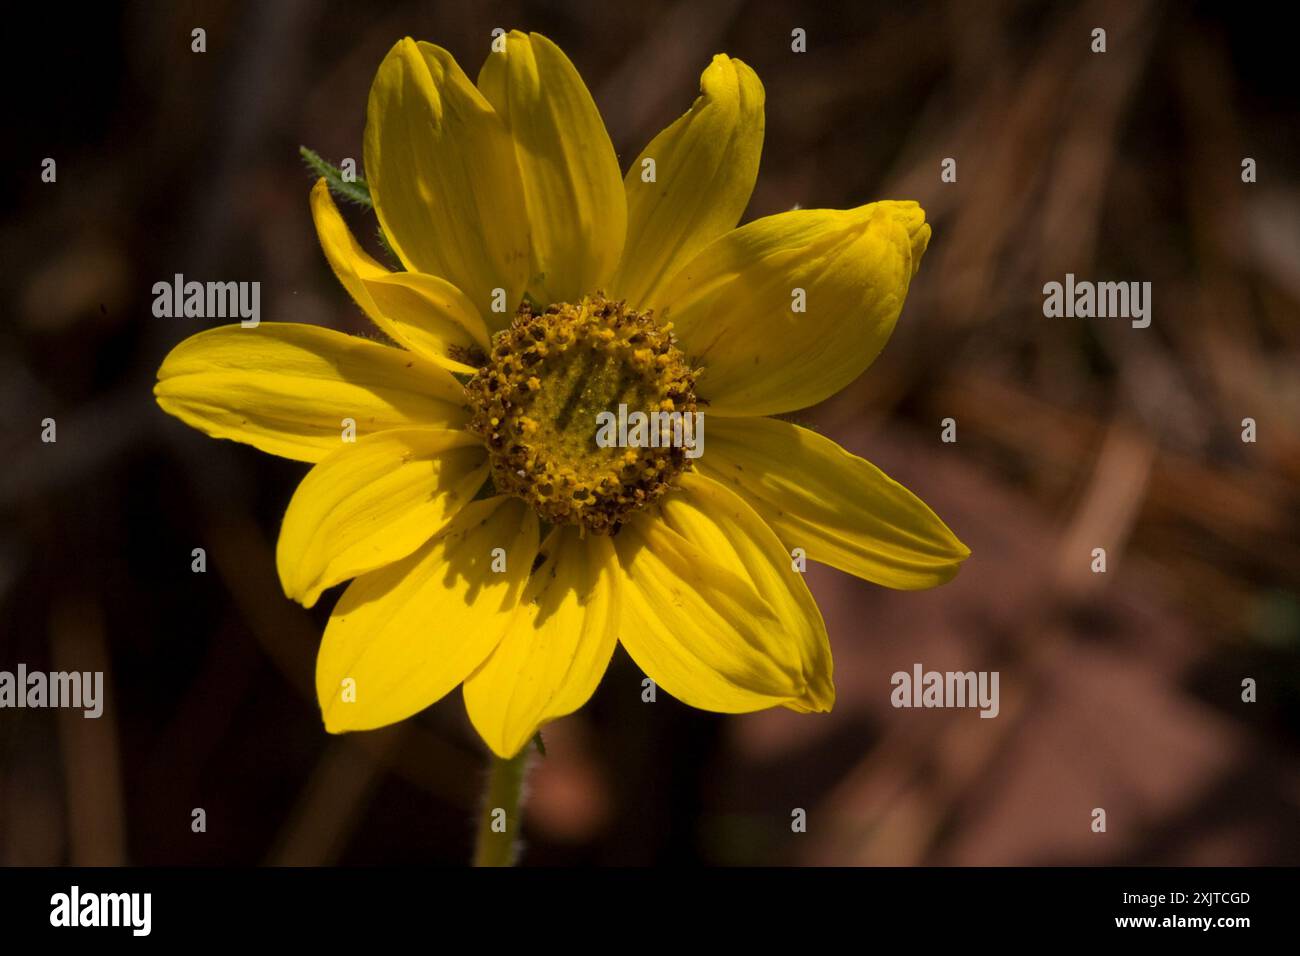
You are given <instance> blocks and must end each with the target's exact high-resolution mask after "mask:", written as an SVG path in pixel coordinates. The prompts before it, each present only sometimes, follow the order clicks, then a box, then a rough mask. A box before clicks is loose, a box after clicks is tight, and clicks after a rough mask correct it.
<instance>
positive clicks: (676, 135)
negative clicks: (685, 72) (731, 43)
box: [611, 53, 764, 308]
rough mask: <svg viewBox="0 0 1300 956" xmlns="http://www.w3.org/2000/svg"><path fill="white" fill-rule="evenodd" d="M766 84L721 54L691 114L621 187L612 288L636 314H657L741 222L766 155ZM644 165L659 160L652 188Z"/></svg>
mask: <svg viewBox="0 0 1300 956" xmlns="http://www.w3.org/2000/svg"><path fill="white" fill-rule="evenodd" d="M763 102H764V93H763V84H762V83H760V82H759V79H758V76H757V74H755V73H754V71H753V70H751V69H750V68H749V67H748V66H746V65H745V64H744V63H742V62H741V61H740V60H733V59H731V58H730V57H728V56H726V55H725V54H721V53H719V54H718V55H717V56H715V57H714V58H713V62H712V63H710V64H709V66H708V68H707V69H706V70H705V71H704V73H703V74H702V75H701V76H700V95H699V97H698V98H697V99H696V100H695V105H694V106H692V107H691V109H690V112H688V113H686V114H685V115H683V116H682V117H680V118H679V119H678V120H677V121H676V122H675V123H673V124H672V125H671V126H669V127H668V128H667V129H665V130H664V131H663V132H662V133H660V134H659V135H658V136H656V137H655V138H654V139H652V140H651V141H650V145H649V146H647V147H646V148H645V149H644V150H643V151H642V153H641V155H640V156H638V157H637V159H636V162H634V163H633V164H632V166H631V168H630V169H629V170H628V173H627V177H626V178H625V179H624V180H623V187H624V189H625V190H626V191H627V245H626V246H625V247H624V249H623V259H622V261H621V262H620V263H619V267H618V272H617V273H616V274H615V278H614V280H613V281H612V282H611V286H612V289H611V291H612V292H613V294H614V295H615V296H616V297H618V298H625V299H627V300H628V302H629V303H630V304H631V305H632V306H633V307H634V308H655V307H657V306H658V305H659V302H658V298H659V294H660V293H661V292H662V291H663V286H664V285H665V284H666V283H667V282H668V280H669V279H671V278H672V277H673V276H674V275H675V274H676V273H677V272H678V270H680V269H681V268H682V266H684V265H685V264H686V263H687V262H689V261H690V260H691V258H692V257H693V256H694V255H695V254H696V253H697V252H699V251H700V250H701V249H703V248H704V247H705V246H707V245H708V244H709V243H710V242H712V241H713V240H714V239H716V238H718V237H719V236H721V235H722V234H723V233H725V232H727V231H728V230H730V229H732V228H734V227H735V225H736V223H738V222H739V221H740V217H741V215H742V214H743V213H744V211H745V207H746V206H747V205H749V196H750V194H751V193H752V192H753V191H754V181H755V180H756V179H757V178H758V159H759V154H760V153H761V152H762V150H763V123H764V118H763ZM646 160H654V179H653V181H651V182H647V181H646V179H647V177H648V169H649V167H648V165H647V163H646Z"/></svg>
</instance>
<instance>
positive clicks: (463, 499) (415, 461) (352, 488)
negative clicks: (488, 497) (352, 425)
mask: <svg viewBox="0 0 1300 956" xmlns="http://www.w3.org/2000/svg"><path fill="white" fill-rule="evenodd" d="M487 470H488V464H487V449H485V448H484V447H483V446H482V445H481V444H480V443H479V441H478V439H476V438H475V437H474V436H472V435H470V434H469V433H468V432H463V431H453V430H450V429H414V428H413V429H406V430H403V431H390V432H380V433H379V434H378V435H371V436H369V437H368V438H363V439H362V440H361V441H359V442H357V443H356V444H355V445H344V446H343V447H341V448H340V449H339V450H338V451H336V452H334V453H333V454H331V455H330V456H329V457H327V458H324V459H322V460H321V461H320V462H319V463H318V464H317V465H316V466H315V467H314V468H312V470H311V471H309V472H308V473H307V477H305V478H304V479H303V480H302V483H301V484H299V485H298V490H297V491H295V492H294V494H293V498H292V499H291V500H290V501H289V509H288V510H287V511H286V512H285V515H284V524H283V525H282V526H281V528H280V540H279V543H278V545H277V546H276V552H275V561H276V567H277V568H278V569H279V571H280V583H281V585H283V587H284V593H285V595H286V596H288V597H290V598H293V599H294V600H295V601H300V602H301V603H302V604H303V606H304V607H311V606H312V605H313V604H315V603H316V599H317V598H319V597H320V594H321V592H322V591H324V590H325V589H326V588H328V587H333V586H334V585H335V584H338V583H339V582H340V581H346V580H347V579H348V578H354V577H356V576H357V575H358V574H362V573H364V572H366V571H373V570H374V569H375V568H382V567H383V566H384V565H386V564H392V563H393V562H394V561H399V560H401V559H402V558H404V557H406V556H407V555H408V554H410V553H411V552H412V551H414V550H415V549H416V548H418V547H419V546H420V545H422V544H424V542H426V541H428V540H429V538H430V537H431V536H432V535H433V534H435V533H436V532H437V531H438V530H439V529H441V528H442V526H443V525H444V524H446V523H447V521H448V519H449V518H450V517H451V516H452V515H454V514H455V513H456V512H457V511H459V510H460V509H461V508H462V507H463V506H464V505H465V504H466V503H468V502H469V501H470V500H471V499H472V498H473V497H474V494H475V492H477V491H478V489H479V487H480V486H481V485H482V484H483V481H484V479H485V478H487Z"/></svg>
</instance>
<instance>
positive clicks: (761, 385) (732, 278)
mask: <svg viewBox="0 0 1300 956" xmlns="http://www.w3.org/2000/svg"><path fill="white" fill-rule="evenodd" d="M929 238H930V227H929V226H928V225H926V223H925V213H924V212H922V211H921V207H920V206H918V205H916V203H912V202H905V203H904V202H878V203H872V204H871V205H869V206H862V207H859V208H857V209H850V210H835V209H800V210H795V211H794V212H785V213H781V214H779V215H776V216H768V217H767V218H765V219H758V220H756V221H754V222H751V223H749V224H747V225H744V226H741V227H740V228H739V229H736V230H733V231H732V232H729V233H727V234H726V235H725V236H723V237H722V238H721V239H718V240H716V241H715V242H713V243H712V244H711V245H709V246H708V247H706V248H705V249H704V251H703V252H701V253H700V254H699V255H698V256H696V257H695V258H694V259H692V260H691V261H690V262H689V263H687V265H686V266H685V267H683V268H682V270H681V271H680V272H678V273H677V275H676V276H675V277H674V278H673V280H672V281H671V282H670V283H669V285H668V288H667V290H666V291H665V292H664V295H663V300H662V302H661V303H660V305H661V311H660V316H661V317H662V318H664V319H666V320H668V321H671V322H672V323H673V325H674V327H675V328H676V330H677V334H678V336H679V337H680V339H681V341H682V347H683V349H684V350H685V351H686V352H687V354H688V355H689V356H690V357H691V358H692V359H695V360H698V361H699V362H700V364H702V365H703V366H704V375H703V376H702V377H701V379H700V383H699V388H698V390H697V391H698V393H699V394H700V395H702V396H703V397H704V398H707V399H708V401H709V403H710V404H709V406H708V411H709V412H711V413H713V414H715V415H769V414H775V413H777V412H785V411H791V410H793V409H796V408H804V407H805V406H808V405H812V404H814V403H815V402H819V401H821V400H822V399H824V398H827V397H828V396H830V395H833V394H834V393H835V392H837V391H839V390H840V389H841V388H843V387H844V386H845V385H847V384H848V383H849V382H851V381H852V380H853V379H855V378H856V377H857V376H858V375H859V374H860V373H861V372H862V371H863V370H864V369H865V368H866V367H867V366H868V365H870V364H871V362H872V360H873V359H875V357H876V356H877V355H878V354H879V353H880V350H881V349H882V348H883V347H884V345H885V341H886V340H887V339H888V338H889V335H890V333H891V332H892V331H893V330H894V323H895V321H897V319H898V313H899V311H900V310H901V309H902V308H903V299H904V298H905V297H906V295H907V287H908V283H909V281H910V280H911V277H912V273H913V272H914V271H915V268H916V266H917V264H918V263H919V262H920V260H921V255H922V253H923V252H924V251H925V246H926V243H927V242H928V241H929ZM801 306H802V307H803V308H804V309H805V310H806V311H797V309H799V308H800V307H801Z"/></svg>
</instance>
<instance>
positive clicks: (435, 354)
mask: <svg viewBox="0 0 1300 956" xmlns="http://www.w3.org/2000/svg"><path fill="white" fill-rule="evenodd" d="M311 212H312V217H313V218H314V219H315V221H316V234H317V235H318V236H319V237H320V244H321V248H322V249H323V250H324V251H325V258H326V259H328V260H329V264H330V268H331V269H333V270H334V275H336V276H337V277H338V280H339V282H341V283H343V287H344V288H345V289H347V290H348V294H349V295H351V296H352V298H353V299H354V300H355V301H356V303H357V305H359V306H361V310H362V311H363V312H365V313H366V315H368V316H369V317H370V320H371V321H372V322H374V323H375V324H376V325H377V326H379V327H380V328H381V329H383V330H384V332H386V333H387V334H388V335H389V336H390V337H392V338H393V339H394V340H395V341H397V342H399V343H400V344H402V345H404V346H406V347H407V348H408V349H410V350H411V351H413V352H416V353H418V354H419V355H421V356H423V357H424V358H427V359H429V360H430V361H432V362H434V363H436V364H438V365H441V366H442V367H443V368H445V369H448V370H450V371H453V372H466V373H473V372H474V370H475V369H474V367H473V366H472V365H470V364H468V363H466V362H464V361H462V359H463V358H464V357H465V356H466V355H467V354H468V353H469V352H470V351H471V350H472V349H475V348H477V349H479V350H480V351H484V352H485V351H487V349H488V332H487V326H486V325H484V324H483V319H482V316H480V314H479V310H478V309H477V308H475V307H474V303H472V302H470V300H469V299H468V298H467V297H466V295H465V294H464V293H463V292H461V291H460V290H459V289H457V288H456V287H455V286H454V285H452V284H451V283H450V282H447V281H446V280H445V279H439V278H438V277H437V276H431V275H426V274H424V273H422V272H389V271H388V270H387V269H385V268H384V267H383V266H382V265H380V264H379V263H378V262H376V261H375V260H374V259H373V258H371V256H370V255H369V254H368V253H367V252H366V251H365V250H364V249H363V248H361V245H360V243H358V242H357V240H356V239H355V238H353V236H352V231H351V230H350V229H348V226H347V223H345V222H344V221H343V217H342V216H341V215H339V210H338V207H337V206H336V205H335V204H334V199H333V197H332V196H330V191H329V186H328V184H327V183H326V182H325V180H324V179H321V180H318V181H317V183H316V185H315V187H313V189H312V191H311ZM456 356H459V358H457V357H456Z"/></svg>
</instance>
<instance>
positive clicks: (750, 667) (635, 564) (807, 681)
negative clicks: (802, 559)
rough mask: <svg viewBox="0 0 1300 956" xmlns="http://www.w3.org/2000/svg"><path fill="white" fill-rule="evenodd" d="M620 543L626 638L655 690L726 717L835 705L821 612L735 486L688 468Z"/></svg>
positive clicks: (624, 531)
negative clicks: (732, 488)
mask: <svg viewBox="0 0 1300 956" xmlns="http://www.w3.org/2000/svg"><path fill="white" fill-rule="evenodd" d="M614 545H615V548H616V549H617V552H618V557H619V564H620V568H621V571H622V581H621V585H620V595H621V599H622V607H623V616H622V623H621V625H620V628H619V639H620V640H621V641H622V642H623V646H624V647H625V648H626V649H627V652H628V654H629V655H631V657H632V659H633V660H634V661H636V663H637V665H638V666H639V667H640V668H641V669H642V670H643V671H645V673H646V674H647V675H649V676H650V677H651V678H652V679H653V680H654V681H655V683H657V684H658V685H659V686H660V687H662V688H663V689H664V690H666V691H667V692H668V693H670V694H672V695H673V696H674V697H676V698H678V699H679V700H681V701H683V702H685V703H687V704H690V705H691V706H692V707H699V708H701V709H704V710H713V711H719V712H722V713H745V712H748V711H754V710H761V709H763V708H766V707H773V706H777V705H785V706H787V707H792V708H794V709H797V710H829V709H830V707H831V705H832V704H833V703H834V696H835V692H834V687H833V685H832V682H831V657H830V646H829V643H828V641H827V638H826V628H825V625H824V624H823V623H822V618H821V614H820V612H819V611H818V610H817V605H816V603H815V602H814V601H813V599H812V595H811V594H810V593H809V592H808V588H807V585H806V584H805V583H804V581H803V579H802V577H801V576H800V575H799V573H798V572H797V571H795V570H794V569H793V568H792V567H791V564H790V560H789V556H788V555H787V554H786V552H785V549H784V548H783V547H782V545H781V543H780V541H778V540H777V538H776V535H775V534H774V533H773V532H772V530H771V529H770V528H768V527H767V525H765V524H764V523H763V521H762V519H761V518H759V516H758V515H757V514H755V513H754V511H753V510H752V509H751V508H750V507H749V506H748V505H746V504H745V502H744V501H742V500H741V499H740V498H739V497H737V496H736V495H735V494H734V493H732V492H730V491H728V490H727V489H726V488H724V487H722V486H721V485H718V484H717V483H716V482H713V481H710V480H709V479H707V478H703V477H700V476H698V475H689V474H688V475H685V476H683V479H682V487H681V489H680V490H679V491H676V492H674V493H673V494H671V495H670V496H669V497H667V498H666V499H665V500H664V503H663V504H662V506H661V507H659V508H655V509H651V510H649V511H647V512H645V513H643V514H642V515H640V516H638V517H637V518H635V519H634V520H633V521H631V522H629V523H628V524H627V525H625V526H624V527H623V529H622V530H621V531H620V532H619V534H618V536H617V537H616V538H615V539H614Z"/></svg>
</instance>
